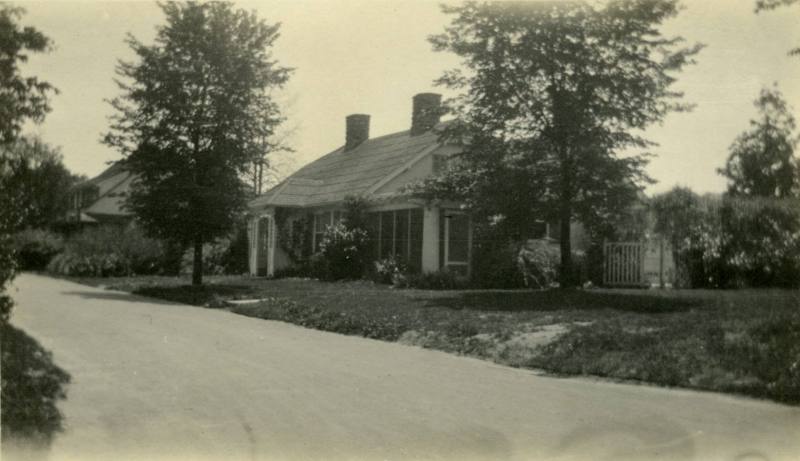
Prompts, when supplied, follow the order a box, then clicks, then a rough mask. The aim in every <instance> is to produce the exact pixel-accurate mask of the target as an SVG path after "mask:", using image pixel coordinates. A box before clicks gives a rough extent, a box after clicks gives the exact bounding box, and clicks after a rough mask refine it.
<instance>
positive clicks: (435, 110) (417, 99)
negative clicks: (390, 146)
mask: <svg viewBox="0 0 800 461" xmlns="http://www.w3.org/2000/svg"><path fill="white" fill-rule="evenodd" d="M441 115H442V95H440V94H436V93H419V94H417V95H415V96H414V98H413V99H412V109H411V136H417V135H419V134H422V133H425V132H427V131H430V130H431V128H433V127H435V126H436V125H437V124H438V123H439V117H441Z"/></svg>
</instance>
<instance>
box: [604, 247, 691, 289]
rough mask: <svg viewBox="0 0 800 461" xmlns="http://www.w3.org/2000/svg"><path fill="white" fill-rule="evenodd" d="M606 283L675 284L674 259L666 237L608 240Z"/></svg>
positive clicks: (605, 261) (632, 285)
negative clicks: (635, 240) (624, 240)
mask: <svg viewBox="0 0 800 461" xmlns="http://www.w3.org/2000/svg"><path fill="white" fill-rule="evenodd" d="M603 258H604V265H603V285H605V286H611V287H656V286H658V287H661V288H667V287H672V286H673V285H674V282H675V261H674V260H673V257H672V250H671V248H670V247H669V244H667V243H666V242H665V241H664V240H661V239H651V240H649V241H647V242H607V243H605V244H604V245H603Z"/></svg>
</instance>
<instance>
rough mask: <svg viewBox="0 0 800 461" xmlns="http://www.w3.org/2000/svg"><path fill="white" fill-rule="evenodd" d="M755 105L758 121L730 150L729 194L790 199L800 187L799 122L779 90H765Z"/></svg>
mask: <svg viewBox="0 0 800 461" xmlns="http://www.w3.org/2000/svg"><path fill="white" fill-rule="evenodd" d="M754 104H755V106H756V108H757V109H758V112H759V118H758V119H757V120H750V127H751V128H750V129H749V130H748V131H745V132H744V133H742V134H740V135H739V137H737V138H736V141H734V142H733V144H732V145H731V147H730V151H731V154H730V157H728V161H727V162H726V163H725V167H724V168H721V169H719V170H717V171H718V172H719V173H720V174H721V175H723V176H725V177H726V178H728V193H729V194H731V195H743V196H751V197H752V196H755V197H777V198H784V197H790V196H792V195H794V194H795V193H796V192H797V188H798V187H800V163H798V159H797V158H795V156H794V149H795V146H796V145H797V136H796V135H795V134H794V129H795V120H794V117H793V116H792V113H791V109H790V108H789V106H788V104H787V103H786V101H785V100H784V99H783V95H782V94H781V93H780V91H778V90H777V89H763V90H761V94H760V95H759V97H758V99H756V101H755V103H754Z"/></svg>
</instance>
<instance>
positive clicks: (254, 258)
mask: <svg viewBox="0 0 800 461" xmlns="http://www.w3.org/2000/svg"><path fill="white" fill-rule="evenodd" d="M258 219H259V218H258V216H255V217H253V220H252V224H251V225H250V229H251V230H250V252H249V256H250V258H249V259H250V275H252V276H254V277H255V276H256V275H258Z"/></svg>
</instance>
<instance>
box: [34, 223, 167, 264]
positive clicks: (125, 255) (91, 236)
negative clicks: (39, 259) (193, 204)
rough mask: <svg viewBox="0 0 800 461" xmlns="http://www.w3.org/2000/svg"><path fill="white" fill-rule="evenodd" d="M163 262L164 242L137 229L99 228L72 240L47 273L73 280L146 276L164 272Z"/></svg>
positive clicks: (129, 227)
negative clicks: (72, 277) (79, 277)
mask: <svg viewBox="0 0 800 461" xmlns="http://www.w3.org/2000/svg"><path fill="white" fill-rule="evenodd" d="M163 261H164V251H163V245H162V244H161V242H159V241H157V240H154V239H151V238H148V237H146V236H145V235H144V233H143V232H142V230H141V229H139V228H138V227H137V226H135V225H133V224H131V225H128V226H124V227H118V226H100V227H94V228H87V229H84V230H83V231H81V232H79V233H77V234H73V235H72V236H70V237H69V238H68V239H67V240H66V241H65V242H64V251H63V252H62V253H61V254H59V255H57V256H56V257H54V258H53V259H52V260H51V261H50V263H49V264H48V265H47V270H48V271H50V272H54V273H58V274H62V275H70V276H84V275H90V276H99V277H107V276H122V275H132V274H141V275H147V274H156V273H159V272H161V271H162V266H163Z"/></svg>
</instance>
